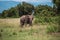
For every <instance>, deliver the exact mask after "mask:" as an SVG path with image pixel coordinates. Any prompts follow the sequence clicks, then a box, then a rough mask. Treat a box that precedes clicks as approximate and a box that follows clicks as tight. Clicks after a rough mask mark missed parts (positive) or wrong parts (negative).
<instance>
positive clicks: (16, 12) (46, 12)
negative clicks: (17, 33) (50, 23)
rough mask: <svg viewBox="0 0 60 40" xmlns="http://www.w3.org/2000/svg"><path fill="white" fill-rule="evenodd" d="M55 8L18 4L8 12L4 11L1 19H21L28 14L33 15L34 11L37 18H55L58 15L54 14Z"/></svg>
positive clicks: (0, 14)
mask: <svg viewBox="0 0 60 40" xmlns="http://www.w3.org/2000/svg"><path fill="white" fill-rule="evenodd" d="M53 10H54V11H55V8H54V7H51V6H48V5H38V6H34V5H32V4H29V3H26V2H22V3H20V4H18V5H17V6H16V7H11V8H10V9H8V10H4V11H3V12H2V13H0V17H3V18H7V17H13V18H15V17H20V16H22V15H26V14H32V12H33V11H34V15H35V16H37V15H39V16H55V15H56V13H55V12H54V11H53Z"/></svg>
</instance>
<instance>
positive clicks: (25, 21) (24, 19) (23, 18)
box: [20, 15, 34, 27]
mask: <svg viewBox="0 0 60 40" xmlns="http://www.w3.org/2000/svg"><path fill="white" fill-rule="evenodd" d="M33 18H34V17H33V15H23V16H21V17H20V24H21V27H23V26H24V25H25V24H29V25H30V26H32V21H33Z"/></svg>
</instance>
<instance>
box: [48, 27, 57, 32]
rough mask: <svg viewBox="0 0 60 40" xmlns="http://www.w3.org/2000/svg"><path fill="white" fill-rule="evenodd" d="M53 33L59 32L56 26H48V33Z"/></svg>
mask: <svg viewBox="0 0 60 40" xmlns="http://www.w3.org/2000/svg"><path fill="white" fill-rule="evenodd" d="M51 32H54V33H55V32H58V29H57V27H56V26H48V27H47V33H51Z"/></svg>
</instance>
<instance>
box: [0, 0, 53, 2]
mask: <svg viewBox="0 0 60 40" xmlns="http://www.w3.org/2000/svg"><path fill="white" fill-rule="evenodd" d="M0 1H16V2H23V1H25V2H51V1H52V0H0Z"/></svg>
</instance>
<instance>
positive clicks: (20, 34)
mask: <svg viewBox="0 0 60 40" xmlns="http://www.w3.org/2000/svg"><path fill="white" fill-rule="evenodd" d="M48 26H49V24H44V25H42V24H36V25H35V24H33V26H32V27H24V28H21V27H20V24H19V18H10V19H0V40H60V35H59V34H60V33H59V34H57V33H56V34H54V33H53V34H47V33H46V28H47V27H48Z"/></svg>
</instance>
